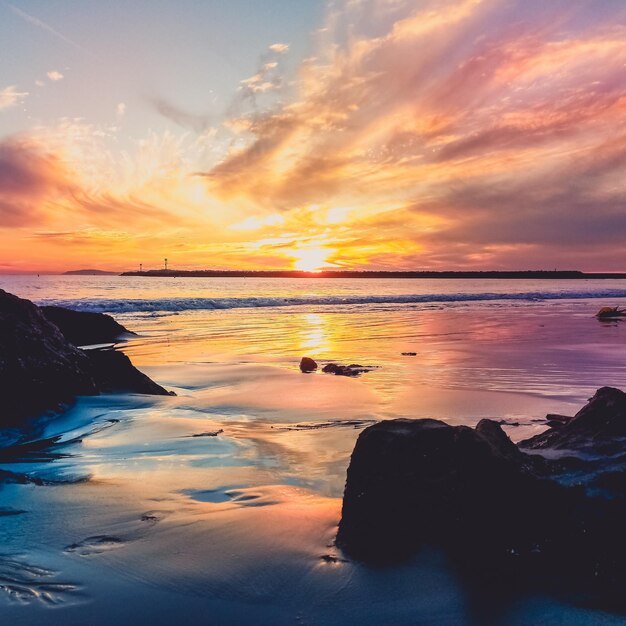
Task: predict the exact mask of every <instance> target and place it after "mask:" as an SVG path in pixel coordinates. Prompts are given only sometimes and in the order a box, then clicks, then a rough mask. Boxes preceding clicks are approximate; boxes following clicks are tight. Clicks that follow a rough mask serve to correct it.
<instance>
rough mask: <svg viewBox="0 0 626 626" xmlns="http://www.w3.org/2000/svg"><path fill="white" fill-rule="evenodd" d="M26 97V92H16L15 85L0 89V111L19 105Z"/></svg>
mask: <svg viewBox="0 0 626 626" xmlns="http://www.w3.org/2000/svg"><path fill="white" fill-rule="evenodd" d="M26 96H28V92H27V91H18V89H17V87H16V86H15V85H9V86H8V87H5V88H4V89H0V111H2V110H3V109H8V108H10V107H13V106H15V105H17V104H19V103H20V102H22V100H24V98H26Z"/></svg>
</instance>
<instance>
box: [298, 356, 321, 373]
mask: <svg viewBox="0 0 626 626" xmlns="http://www.w3.org/2000/svg"><path fill="white" fill-rule="evenodd" d="M316 369H317V363H316V362H315V361H314V360H313V359H310V358H309V357H308V356H303V357H302V360H301V361H300V371H301V372H302V373H304V374H309V373H310V372H314V371H315V370H316Z"/></svg>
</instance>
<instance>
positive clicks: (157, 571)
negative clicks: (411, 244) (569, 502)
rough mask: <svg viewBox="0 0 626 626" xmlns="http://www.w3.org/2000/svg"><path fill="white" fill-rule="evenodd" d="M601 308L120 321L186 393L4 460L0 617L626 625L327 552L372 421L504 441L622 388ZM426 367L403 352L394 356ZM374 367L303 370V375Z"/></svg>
mask: <svg viewBox="0 0 626 626" xmlns="http://www.w3.org/2000/svg"><path fill="white" fill-rule="evenodd" d="M596 308H597V302H595V301H584V300H579V301H575V302H574V301H572V302H569V301H559V302H556V303H554V302H552V303H545V302H537V303H524V304H523V305H521V304H516V303H506V304H505V305H503V304H502V303H495V304H494V303H484V304H480V305H477V304H472V305H471V306H463V305H459V306H456V307H445V308H444V307H438V306H431V307H426V308H424V307H422V308H421V309H420V310H410V309H409V310H407V309H403V310H400V309H397V308H394V307H389V306H384V305H381V306H380V307H379V308H378V309H376V310H372V309H371V308H370V309H368V310H367V311H360V312H359V311H358V310H354V309H352V310H341V309H340V308H339V310H335V311H332V312H329V311H325V310H320V309H317V310H316V309H314V308H305V309H303V308H302V307H299V308H298V309H297V310H296V309H295V308H294V309H292V310H290V309H276V310H273V311H263V312H259V311H257V310H240V311H233V310H230V311H219V310H218V311H210V312H207V311H192V312H187V313H181V314H179V315H140V314H136V313H128V314H124V315H121V316H120V317H119V320H120V321H121V322H122V323H123V324H125V325H126V326H128V327H130V328H132V329H133V330H136V331H138V332H139V333H140V335H139V336H138V337H136V338H134V339H132V340H131V341H129V342H128V343H127V344H125V345H124V350H125V351H126V352H127V353H128V354H129V355H130V356H131V358H132V360H133V362H134V363H135V364H136V365H137V366H138V367H140V368H141V369H143V370H144V371H146V372H147V373H148V374H149V375H150V376H152V377H153V378H154V379H155V380H156V381H157V382H159V383H160V384H162V385H164V386H166V387H167V388H168V389H173V390H175V391H176V393H177V394H178V395H177V396H176V397H158V398H157V397H143V396H101V397H95V398H84V399H81V400H80V401H79V402H78V403H77V404H76V406H74V407H73V408H72V409H71V410H69V411H68V412H67V413H65V414H64V415H63V416H61V417H60V418H58V419H56V420H53V421H50V422H49V423H48V424H47V425H46V426H45V428H43V429H42V432H41V433H40V436H41V437H45V436H52V435H60V436H61V442H66V443H65V445H60V446H57V447H56V448H55V449H54V450H53V451H52V454H47V453H46V454H41V455H39V456H37V457H33V458H31V459H30V460H29V462H17V463H16V462H13V463H10V462H4V463H2V464H0V469H2V470H5V471H10V472H14V473H15V474H16V475H18V476H19V477H21V478H20V480H21V481H22V482H23V483H24V484H11V483H7V484H3V485H2V488H1V489H2V490H1V492H0V493H1V494H2V496H1V503H0V541H1V543H2V555H0V612H1V614H2V616H3V618H4V619H6V620H7V623H11V624H24V625H31V624H40V623H46V624H64V625H67V624H85V623H89V624H111V623H116V622H117V623H120V624H126V623H152V624H171V623H174V622H179V623H191V622H192V621H193V622H196V621H200V620H201V621H202V622H203V623H216V624H217V623H219V624H241V623H273V624H283V623H284V624H332V623H337V624H340V623H347V621H352V622H353V623H370V624H380V623H423V624H431V623H437V624H485V623H494V624H507V625H510V624H529V623H542V624H571V623H577V624H578V623H581V624H584V623H588V624H622V623H626V618H624V617H621V616H619V615H610V614H606V613H601V612H598V611H593V610H590V609H584V608H581V607H577V606H575V604H574V603H566V602H564V601H559V600H556V599H553V598H545V597H531V598H529V597H516V596H515V595H514V594H512V595H511V596H509V597H502V598H494V597H492V598H489V599H488V600H485V599H484V598H483V599H479V600H477V599H476V598H473V597H472V596H471V594H469V593H468V592H467V590H466V589H463V588H462V587H461V586H460V583H459V581H458V579H457V578H456V577H455V575H454V573H453V571H452V570H451V569H450V568H448V566H447V564H446V562H445V560H444V559H443V557H442V556H441V555H440V554H437V553H434V552H425V553H422V554H420V555H418V557H417V558H416V559H415V560H414V561H413V562H411V563H408V564H406V565H404V566H400V567H394V568H388V569H372V568H367V567H364V566H362V565H359V564H358V563H352V562H347V561H345V560H344V559H343V557H342V555H341V554H340V553H339V552H338V551H337V550H336V549H335V548H334V547H333V538H334V534H335V532H336V525H337V522H338V520H339V516H340V509H341V495H342V491H343V485H344V482H345V471H346V467H347V463H348V459H349V455H350V452H351V451H352V448H353V446H354V442H355V440H356V437H357V436H358V434H359V432H360V431H361V430H362V428H364V427H365V426H367V425H368V424H369V423H371V422H372V421H375V420H380V419H390V418H394V417H400V416H402V417H436V418H440V419H444V420H447V421H449V422H450V423H455V424H460V423H467V424H474V423H476V422H477V421H478V420H479V419H480V418H483V417H492V418H493V417H495V418H501V419H503V420H505V423H506V424H507V426H506V429H507V432H508V433H509V434H510V435H511V437H512V438H513V439H515V440H519V439H522V438H525V437H527V436H529V435H531V434H533V433H535V432H539V431H540V430H541V429H543V428H545V424H544V423H543V422H542V421H541V419H542V418H543V417H544V416H545V414H546V413H550V412H554V413H564V414H571V413H573V412H574V411H576V410H577V409H578V408H580V406H582V404H583V403H584V401H585V400H586V399H587V398H588V397H589V396H590V395H591V394H592V393H593V391H594V390H595V389H596V388H597V387H600V386H602V385H614V386H617V387H623V386H624V384H623V381H624V380H625V379H626V378H625V376H624V374H625V373H626V360H625V359H624V353H625V352H626V346H625V344H624V338H625V335H624V333H625V332H626V325H624V326H622V325H621V324H620V323H608V324H603V323H600V322H598V321H597V320H595V319H594V318H593V313H594V312H595V309H596ZM409 351H412V352H416V353H417V355H416V356H410V357H409V356H402V354H401V353H402V352H409ZM303 355H309V356H312V357H314V358H316V359H318V360H319V361H320V363H324V362H326V361H331V360H332V361H337V362H342V363H353V362H356V363H362V364H366V365H372V366H375V367H374V369H373V370H372V371H370V372H368V373H366V374H363V375H362V376H361V377H359V378H354V379H351V378H344V377H337V376H330V375H325V374H321V373H316V374H310V375H304V374H301V373H300V372H299V370H298V367H297V365H298V361H299V358H300V357H301V356H303Z"/></svg>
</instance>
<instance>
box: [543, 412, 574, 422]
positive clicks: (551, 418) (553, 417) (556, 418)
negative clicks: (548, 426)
mask: <svg viewBox="0 0 626 626" xmlns="http://www.w3.org/2000/svg"><path fill="white" fill-rule="evenodd" d="M572 419H574V418H573V416H572V415H559V414H558V413H548V414H547V415H546V421H547V422H560V423H561V424H565V422H569V421H570V420H572Z"/></svg>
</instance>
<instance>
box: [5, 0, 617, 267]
mask: <svg viewBox="0 0 626 626" xmlns="http://www.w3.org/2000/svg"><path fill="white" fill-rule="evenodd" d="M0 42H1V44H2V48H1V49H2V54H1V55H0V272H5V273H6V272H23V271H64V270H67V269H78V268H82V267H90V268H91V267H96V268H100V269H110V270H116V271H117V270H120V271H123V270H132V269H136V268H137V267H138V265H139V263H143V266H144V268H150V267H160V266H161V265H162V260H163V257H168V258H169V259H170V266H172V267H175V268H180V269H197V268H233V269H234V268H252V269H270V268H280V269H291V268H294V267H296V268H299V269H319V268H322V267H329V268H350V269H355V268H356V269H544V268H545V269H553V268H555V267H556V268H559V269H566V268H571V269H583V270H606V271H609V270H621V271H626V245H625V243H624V242H625V241H626V2H624V0H601V1H599V0H334V1H331V2H324V0H228V1H225V0H178V1H174V0H169V1H168V0H132V1H128V0H107V1H106V2H103V1H102V0H81V1H75V0H13V1H12V2H5V1H4V0H0Z"/></svg>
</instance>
